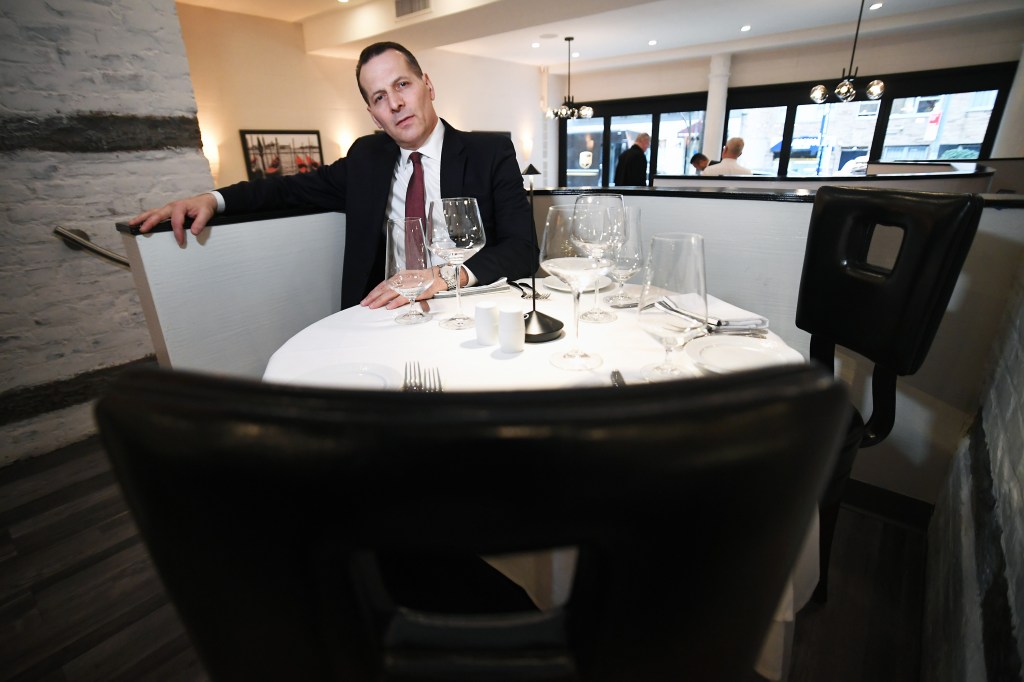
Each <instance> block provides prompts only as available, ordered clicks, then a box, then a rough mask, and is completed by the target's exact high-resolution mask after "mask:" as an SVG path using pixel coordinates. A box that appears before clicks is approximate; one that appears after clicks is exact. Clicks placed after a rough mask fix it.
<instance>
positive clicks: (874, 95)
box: [864, 80, 885, 99]
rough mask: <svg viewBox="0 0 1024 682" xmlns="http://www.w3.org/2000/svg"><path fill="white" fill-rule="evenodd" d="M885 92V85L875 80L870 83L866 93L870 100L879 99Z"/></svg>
mask: <svg viewBox="0 0 1024 682" xmlns="http://www.w3.org/2000/svg"><path fill="white" fill-rule="evenodd" d="M884 92H885V83H883V82H882V81H880V80H873V81H871V82H870V83H868V89H867V90H865V91H864V94H865V95H867V97H868V99H878V98H879V97H881V96H882V94H883V93H884Z"/></svg>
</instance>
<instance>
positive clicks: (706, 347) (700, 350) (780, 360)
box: [683, 334, 804, 374]
mask: <svg viewBox="0 0 1024 682" xmlns="http://www.w3.org/2000/svg"><path fill="white" fill-rule="evenodd" d="M683 350H685V351H686V354H687V355H688V356H689V357H690V359H691V360H693V361H694V362H695V363H696V364H697V366H698V367H700V368H701V369H704V370H706V371H708V372H714V373H716V374H722V373H724V372H738V371H741V370H744V369H755V368H757V367H767V366H769V365H784V364H794V363H801V362H803V361H804V357H803V356H802V355H800V353H798V352H797V351H796V350H794V349H792V348H790V347H789V346H787V345H786V344H784V343H781V342H779V341H775V340H773V339H759V338H757V337H754V336H728V335H726V334H710V335H708V336H701V337H699V338H696V339H694V340H693V341H690V342H689V343H687V344H686V345H685V346H683Z"/></svg>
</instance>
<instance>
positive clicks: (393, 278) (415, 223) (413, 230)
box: [385, 218, 434, 324]
mask: <svg viewBox="0 0 1024 682" xmlns="http://www.w3.org/2000/svg"><path fill="white" fill-rule="evenodd" d="M387 244H388V256H387V266H386V274H385V276H386V277H387V282H388V286H390V287H391V288H392V289H394V290H395V291H397V292H398V294H399V295H400V296H404V297H405V298H407V299H409V308H408V309H407V310H405V311H404V312H402V313H401V314H400V315H398V317H396V318H395V322H397V323H398V324H419V323H420V322H426V321H427V320H429V319H430V316H429V315H427V314H425V313H424V312H423V311H422V310H421V309H420V306H419V305H417V303H416V298H417V297H418V296H419V295H420V294H422V293H423V292H424V291H426V290H427V289H428V288H430V285H431V284H433V282H434V270H433V268H431V267H430V254H429V253H428V252H427V246H426V239H425V238H424V233H423V219H422V218H403V219H401V220H388V221H387Z"/></svg>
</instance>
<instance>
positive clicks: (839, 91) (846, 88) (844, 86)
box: [835, 78, 857, 102]
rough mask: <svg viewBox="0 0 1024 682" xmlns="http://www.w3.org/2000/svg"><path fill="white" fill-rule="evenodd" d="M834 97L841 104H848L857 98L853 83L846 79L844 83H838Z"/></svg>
mask: <svg viewBox="0 0 1024 682" xmlns="http://www.w3.org/2000/svg"><path fill="white" fill-rule="evenodd" d="M835 92H836V97H838V98H839V99H840V100H842V101H843V102H849V101H850V100H852V99H853V98H854V97H856V96H857V91H856V90H855V89H854V87H853V81H852V80H851V79H849V78H847V79H846V80H844V81H840V83H839V85H837V86H836V91H835Z"/></svg>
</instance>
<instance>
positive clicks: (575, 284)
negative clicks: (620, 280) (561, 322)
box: [540, 206, 612, 370]
mask: <svg viewBox="0 0 1024 682" xmlns="http://www.w3.org/2000/svg"><path fill="white" fill-rule="evenodd" d="M601 212H605V211H604V209H600V208H596V207H592V206H584V207H580V208H577V207H573V206H552V207H551V208H550V209H548V216H547V220H546V221H545V223H544V238H543V240H542V243H541V248H540V258H541V267H543V268H544V270H545V271H546V272H549V273H551V274H552V275H554V276H555V277H557V278H558V279H560V280H562V281H563V282H565V284H566V285H567V286H568V287H569V289H570V290H571V291H572V313H573V321H574V329H575V332H574V340H573V347H572V348H571V349H570V350H568V351H566V352H564V353H556V354H555V355H553V356H552V357H551V364H553V365H554V366H555V367H558V368H560V369H571V370H582V369H593V368H594V367H597V366H599V365H600V364H601V362H602V360H601V358H600V356H598V355H594V354H591V353H586V352H584V351H583V350H581V349H580V347H579V344H580V293H581V292H582V291H583V290H584V289H586V288H587V287H589V286H590V285H592V284H593V283H595V282H596V281H597V280H598V278H600V277H601V276H602V275H606V274H607V273H608V271H609V270H611V267H612V261H611V259H610V258H603V257H595V258H592V257H589V256H587V255H586V254H587V253H588V251H587V249H588V248H592V249H596V248H597V247H595V246H594V244H593V243H592V242H590V241H588V232H587V230H586V229H581V230H577V227H578V226H582V225H592V224H596V221H597V220H598V219H599V218H600V216H595V215H591V214H594V213H601Z"/></svg>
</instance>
